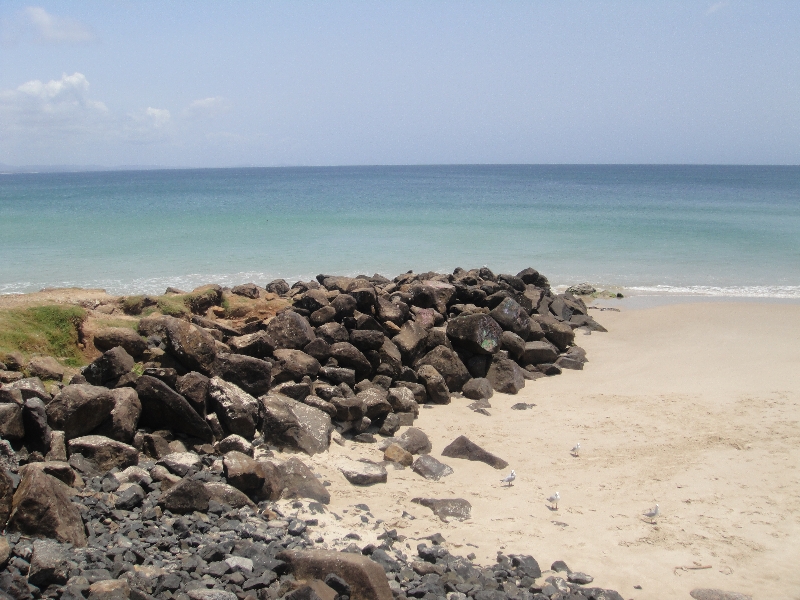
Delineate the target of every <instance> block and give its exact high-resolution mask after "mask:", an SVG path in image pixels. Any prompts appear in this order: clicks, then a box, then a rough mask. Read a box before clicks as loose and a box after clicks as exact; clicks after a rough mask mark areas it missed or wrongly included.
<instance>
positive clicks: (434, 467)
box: [411, 454, 453, 481]
mask: <svg viewBox="0 0 800 600" xmlns="http://www.w3.org/2000/svg"><path fill="white" fill-rule="evenodd" d="M411 470H412V471H414V473H416V474H417V475H421V476H422V477H424V478H425V479H430V480H432V481H439V480H440V479H441V478H442V477H447V476H448V475H452V474H453V468H452V467H450V466H448V465H446V464H444V463H443V462H439V461H438V460H436V459H435V458H434V457H432V456H431V455H430V454H422V455H421V456H419V457H418V458H417V460H415V461H414V464H413V465H412V466H411Z"/></svg>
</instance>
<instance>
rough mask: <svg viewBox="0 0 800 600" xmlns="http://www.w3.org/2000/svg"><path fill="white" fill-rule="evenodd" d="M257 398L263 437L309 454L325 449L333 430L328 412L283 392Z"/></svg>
mask: <svg viewBox="0 0 800 600" xmlns="http://www.w3.org/2000/svg"><path fill="white" fill-rule="evenodd" d="M260 400H261V403H262V405H263V407H264V429H263V432H264V439H265V440H268V441H270V442H271V443H274V444H277V445H281V446H286V447H289V448H295V449H297V450H302V451H303V452H305V453H306V454H311V455H313V454H317V453H319V452H324V451H325V450H327V449H328V446H329V445H330V436H331V431H332V430H333V426H332V425H331V417H330V415H328V414H326V413H324V412H323V411H321V410H319V409H317V408H314V407H312V406H308V405H306V404H302V403H300V402H297V401H296V400H292V399H291V398H288V397H286V396H278V395H272V394H269V395H267V396H262V397H261V398H260Z"/></svg>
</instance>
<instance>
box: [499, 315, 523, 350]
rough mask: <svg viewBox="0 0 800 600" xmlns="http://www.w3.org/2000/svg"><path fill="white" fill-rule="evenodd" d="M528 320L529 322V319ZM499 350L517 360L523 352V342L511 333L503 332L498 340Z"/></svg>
mask: <svg viewBox="0 0 800 600" xmlns="http://www.w3.org/2000/svg"><path fill="white" fill-rule="evenodd" d="M528 320H529V321H530V318H529V319H528ZM500 348H501V349H502V350H506V351H507V352H508V354H509V356H511V357H512V358H514V360H519V358H520V357H521V356H522V354H523V353H524V352H525V340H523V339H522V338H521V337H519V336H518V335H517V334H516V333H514V332H513V331H504V332H503V336H502V338H501V339H500Z"/></svg>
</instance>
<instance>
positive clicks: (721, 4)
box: [706, 0, 728, 15]
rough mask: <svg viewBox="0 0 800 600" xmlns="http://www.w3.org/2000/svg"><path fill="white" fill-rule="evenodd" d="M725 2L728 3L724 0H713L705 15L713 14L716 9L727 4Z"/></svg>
mask: <svg viewBox="0 0 800 600" xmlns="http://www.w3.org/2000/svg"><path fill="white" fill-rule="evenodd" d="M727 4H728V3H727V2H726V1H724V0H723V1H722V2H715V3H714V4H712V5H711V6H709V7H708V10H707V11H706V15H713V14H714V13H715V12H717V11H718V10H720V9H722V8H725V6H727Z"/></svg>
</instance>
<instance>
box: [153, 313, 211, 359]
mask: <svg viewBox="0 0 800 600" xmlns="http://www.w3.org/2000/svg"><path fill="white" fill-rule="evenodd" d="M162 318H163V319H164V331H165V333H166V334H167V348H168V349H169V352H170V353H171V354H172V355H173V356H174V357H175V359H176V360H177V361H178V362H179V363H181V364H182V365H183V366H184V367H186V369H188V370H189V371H200V372H201V373H209V372H210V371H211V367H212V366H213V364H214V360H215V359H216V357H217V350H216V344H215V342H214V338H213V337H212V336H211V334H210V333H208V332H207V331H206V330H205V329H203V328H201V327H198V326H197V325H193V324H192V323H187V322H186V321H182V320H180V319H176V318H174V317H162Z"/></svg>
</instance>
